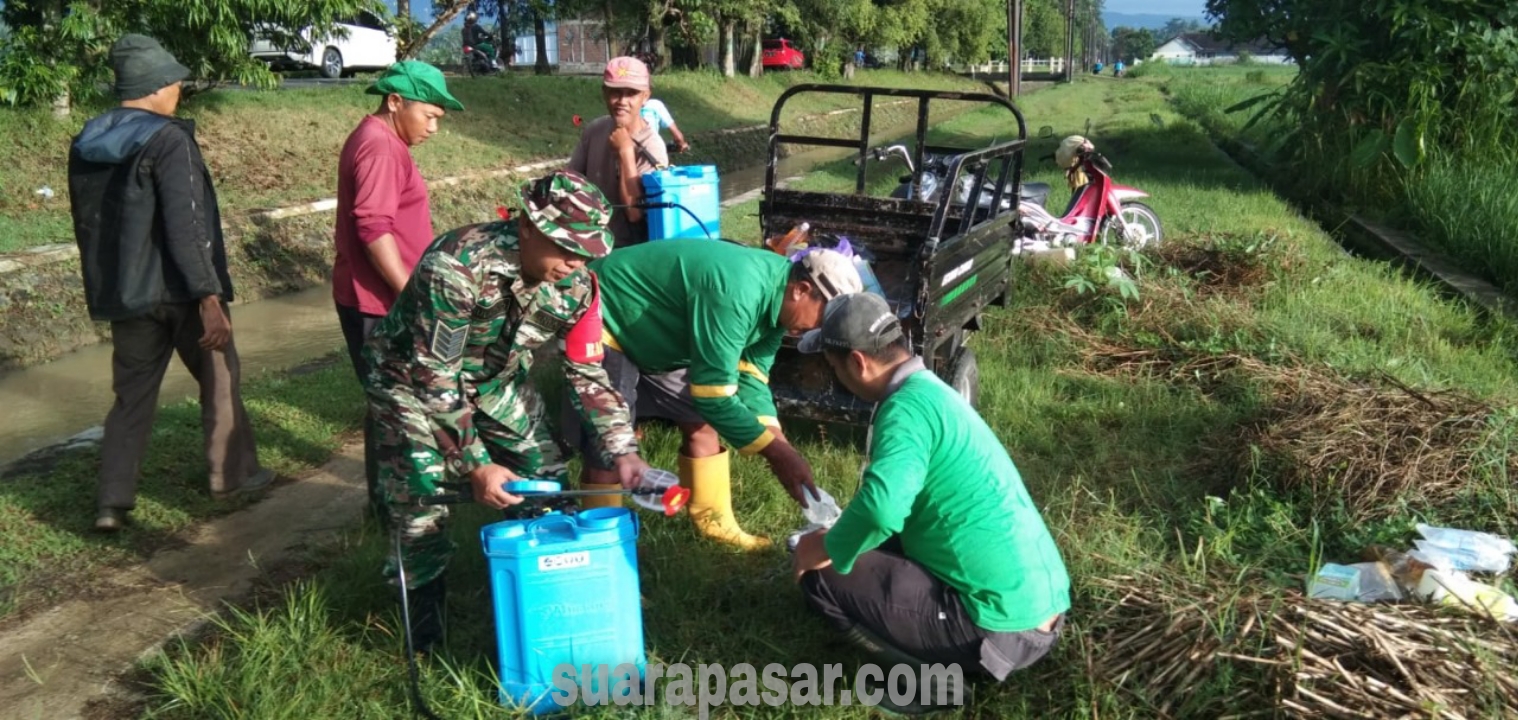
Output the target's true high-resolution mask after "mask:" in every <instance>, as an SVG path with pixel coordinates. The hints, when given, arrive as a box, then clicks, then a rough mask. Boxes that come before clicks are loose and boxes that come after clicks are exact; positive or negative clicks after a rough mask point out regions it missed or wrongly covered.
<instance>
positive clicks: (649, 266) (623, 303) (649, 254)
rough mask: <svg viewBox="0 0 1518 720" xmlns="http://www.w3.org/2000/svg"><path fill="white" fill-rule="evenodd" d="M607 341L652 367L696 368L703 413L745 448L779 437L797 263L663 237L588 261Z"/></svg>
mask: <svg viewBox="0 0 1518 720" xmlns="http://www.w3.org/2000/svg"><path fill="white" fill-rule="evenodd" d="M590 269H591V270H592V271H593V272H594V273H595V274H596V276H597V277H598V278H599V279H600V282H601V312H602V319H603V322H604V323H605V328H606V338H605V341H606V344H607V345H609V346H611V347H613V348H615V349H616V350H618V351H620V352H621V353H623V354H624V355H626V356H627V358H628V359H629V360H631V361H632V362H633V364H634V365H637V366H638V369H639V370H641V371H643V372H646V373H664V372H671V371H674V370H678V369H681V368H686V369H688V373H687V377H688V378H689V381H690V386H691V398H692V401H693V402H694V403H695V406H696V411H697V412H699V413H700V414H701V417H703V418H705V419H706V421H707V422H708V423H711V426H712V427H713V428H714V429H716V431H717V432H718V433H719V434H720V435H721V436H722V438H723V439H724V440H725V441H727V442H728V443H729V444H731V445H732V446H733V447H736V448H739V452H743V453H747V454H751V453H756V452H759V451H760V450H763V449H764V448H765V447H767V446H768V445H769V444H770V442H772V441H773V440H774V438H775V436H774V433H772V432H770V430H769V426H778V425H779V422H778V421H777V420H776V419H775V415H776V413H775V400H774V397H773V396H772V395H771V394H770V389H769V372H770V366H771V365H773V364H774V362H775V353H776V352H778V351H779V349H780V342H781V341H782V340H783V339H784V338H785V334H786V330H785V327H784V326H782V325H781V324H780V305H781V301H782V299H783V298H784V296H785V286H786V281H787V279H788V278H789V275H790V261H789V260H787V259H786V258H784V257H781V256H779V255H776V254H774V253H772V252H769V251H766V250H760V249H756V248H750V247H744V246H742V245H735V244H733V243H728V242H720V241H712V240H660V241H657V242H650V243H645V244H642V245H635V246H633V247H629V248H624V249H622V250H617V251H616V252H613V253H612V254H610V255H608V256H606V257H604V258H601V259H599V260H596V261H593V262H592V263H590Z"/></svg>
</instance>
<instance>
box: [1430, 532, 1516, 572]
mask: <svg viewBox="0 0 1518 720" xmlns="http://www.w3.org/2000/svg"><path fill="white" fill-rule="evenodd" d="M1417 527H1418V533H1419V534H1420V535H1422V536H1423V539H1422V540H1418V541H1416V542H1415V544H1416V545H1417V547H1418V550H1419V551H1420V552H1421V553H1423V554H1424V555H1429V556H1437V555H1443V556H1444V557H1446V558H1448V559H1449V566H1450V567H1452V568H1453V569H1455V570H1459V571H1464V572H1493V573H1505V572H1507V570H1508V568H1509V567H1511V566H1512V559H1511V558H1510V557H1509V556H1510V555H1512V554H1513V553H1514V552H1518V547H1514V545H1513V542H1512V541H1511V540H1508V539H1507V538H1504V537H1499V536H1497V535H1493V534H1491V533H1484V532H1475V531H1473V530H1457V529H1454V528H1442V527H1434V526H1432V525H1424V524H1423V523H1419V524H1418V526H1417Z"/></svg>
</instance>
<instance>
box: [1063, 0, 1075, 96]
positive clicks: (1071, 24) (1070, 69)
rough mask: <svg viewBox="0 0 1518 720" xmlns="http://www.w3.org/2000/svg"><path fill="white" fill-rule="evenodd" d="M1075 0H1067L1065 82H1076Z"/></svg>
mask: <svg viewBox="0 0 1518 720" xmlns="http://www.w3.org/2000/svg"><path fill="white" fill-rule="evenodd" d="M1074 65H1075V0H1065V82H1075V67H1074Z"/></svg>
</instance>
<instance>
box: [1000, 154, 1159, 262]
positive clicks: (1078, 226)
mask: <svg viewBox="0 0 1518 720" xmlns="http://www.w3.org/2000/svg"><path fill="white" fill-rule="evenodd" d="M1053 157H1054V161H1055V162H1056V163H1057V164H1059V166H1060V167H1063V168H1065V174H1066V177H1067V178H1069V180H1070V186H1071V187H1072V188H1075V196H1074V197H1073V198H1072V199H1071V202H1070V207H1069V209H1067V210H1066V211H1065V214H1064V215H1063V216H1062V217H1055V216H1054V214H1053V213H1050V212H1049V211H1048V210H1047V209H1045V207H1044V204H1045V203H1046V202H1048V200H1049V192H1050V191H1051V190H1052V189H1053V188H1051V187H1050V186H1049V184H1048V183H1023V184H1022V186H1021V188H1020V191H1021V192H1020V193H1019V198H1018V215H1019V216H1020V220H1021V224H1022V234H1021V237H1020V238H1019V239H1018V241H1017V247H1016V248H1015V249H1014V252H1016V253H1022V252H1038V251H1042V250H1048V249H1051V248H1061V247H1071V246H1075V245H1082V244H1087V243H1095V242H1100V243H1103V244H1110V245H1120V246H1123V247H1129V248H1135V249H1138V248H1143V247H1146V246H1149V245H1155V244H1159V242H1160V241H1161V240H1162V239H1163V237H1164V229H1163V228H1162V226H1161V225H1160V216H1159V215H1158V214H1157V213H1155V212H1154V209H1153V208H1151V207H1149V206H1148V205H1145V204H1144V203H1141V202H1138V199H1139V198H1147V197H1149V193H1146V192H1144V191H1143V190H1140V189H1138V188H1135V187H1129V186H1127V185H1120V184H1118V183H1116V182H1114V181H1113V180H1112V176H1111V175H1109V174H1108V173H1110V172H1111V171H1112V163H1110V162H1108V161H1107V158H1105V157H1103V156H1102V154H1101V153H1098V152H1097V151H1096V146H1095V145H1093V144H1092V143H1091V141H1090V140H1087V139H1086V138H1084V137H1082V136H1080V135H1072V136H1070V137H1068V138H1065V140H1064V142H1062V143H1061V144H1060V147H1059V150H1058V151H1057V152H1055V154H1054V156H1053Z"/></svg>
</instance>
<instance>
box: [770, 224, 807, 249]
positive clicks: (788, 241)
mask: <svg viewBox="0 0 1518 720" xmlns="http://www.w3.org/2000/svg"><path fill="white" fill-rule="evenodd" d="M811 237H812V224H811V223H805V222H804V223H801V224H800V225H797V226H796V227H793V228H791V229H790V232H787V233H786V234H784V235H782V236H780V237H779V238H771V239H769V240H767V241H765V242H766V244H768V245H769V247H770V249H771V250H774V251H775V252H777V253H780V254H781V255H789V254H791V253H792V252H793V251H795V250H799V249H800V247H799V246H801V245H805V244H806V243H807V241H808V240H810V239H811Z"/></svg>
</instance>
